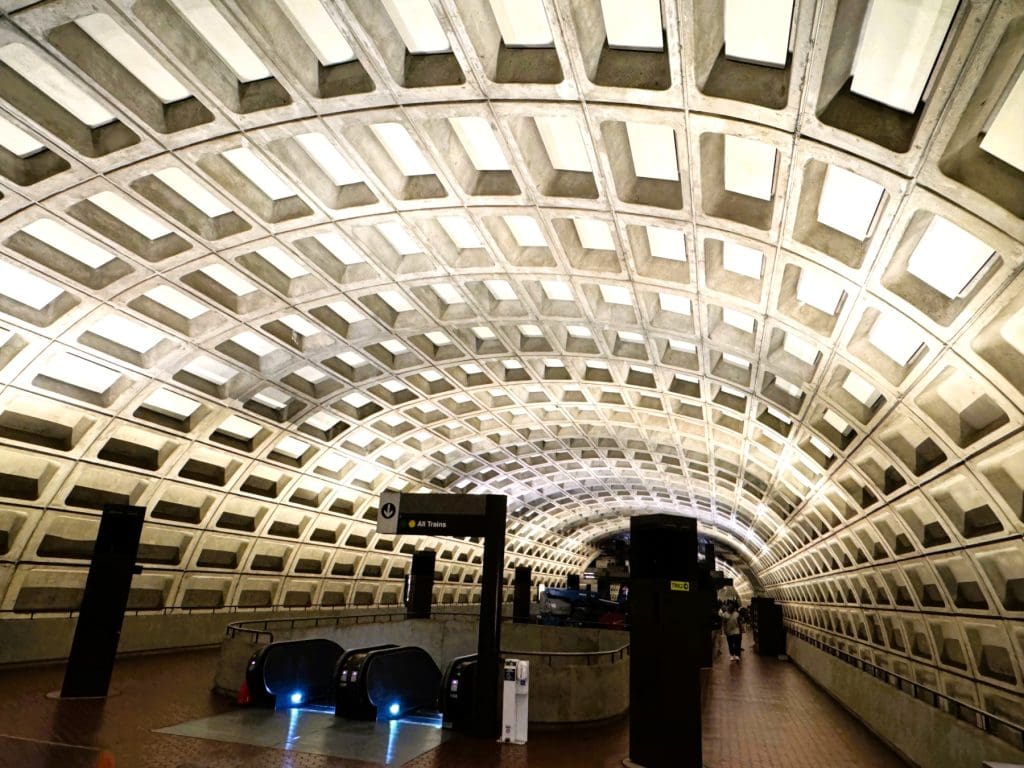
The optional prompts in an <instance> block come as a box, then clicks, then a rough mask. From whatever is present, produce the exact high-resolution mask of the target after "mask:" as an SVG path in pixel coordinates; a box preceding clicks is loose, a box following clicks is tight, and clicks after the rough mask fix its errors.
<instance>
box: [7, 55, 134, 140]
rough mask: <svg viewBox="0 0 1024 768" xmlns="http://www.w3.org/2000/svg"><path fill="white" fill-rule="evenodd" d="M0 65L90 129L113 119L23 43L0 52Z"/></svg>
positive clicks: (101, 106) (86, 94)
mask: <svg viewBox="0 0 1024 768" xmlns="http://www.w3.org/2000/svg"><path fill="white" fill-rule="evenodd" d="M0 61H3V62H4V64H6V65H7V66H8V67H10V68H11V69H12V70H14V71H15V72H16V73H17V74H19V75H20V76H21V77H22V78H24V79H25V80H26V81H28V82H29V83H32V85H33V86H34V87H35V88H37V89H38V90H39V91H40V92H42V93H45V94H46V96H47V97H48V98H50V99H52V100H53V101H55V102H57V104H59V105H60V106H61V107H63V108H64V109H65V110H66V111H67V112H69V113H70V114H71V115H73V116H74V117H75V118H76V119H77V120H79V121H81V122H82V123H84V124H85V125H87V126H89V127H90V128H98V127H99V126H101V125H106V124H107V123H112V122H114V120H115V119H116V117H115V116H114V114H113V113H111V112H110V111H109V110H108V109H107V108H106V107H104V106H103V105H102V104H100V103H99V102H98V101H96V99H94V98H93V97H92V96H90V95H89V94H88V93H86V92H85V91H84V90H83V89H82V88H80V87H79V86H78V85H77V84H76V83H75V82H74V81H73V80H71V78H70V77H68V76H67V75H65V74H64V73H63V72H62V71H60V70H59V69H57V68H56V67H55V66H54V65H53V64H51V63H50V62H49V60H47V59H45V58H43V57H42V56H40V55H39V54H38V53H37V52H36V51H35V50H34V49H32V48H29V47H28V46H27V45H25V44H24V43H11V44H9V45H5V46H4V47H3V48H0Z"/></svg>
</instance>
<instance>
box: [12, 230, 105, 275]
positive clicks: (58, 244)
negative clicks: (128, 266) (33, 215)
mask: <svg viewBox="0 0 1024 768" xmlns="http://www.w3.org/2000/svg"><path fill="white" fill-rule="evenodd" d="M21 231H22V232H24V233H25V234H28V235H31V236H32V237H34V238H35V239H36V240H39V241H40V242H43V243H46V244H47V245H48V246H50V247H51V248H53V249H54V250H57V251H60V252H61V253H63V254H65V255H66V256H69V257H70V258H72V259H74V260H75V261H77V262H79V263H81V264H84V265H85V266H87V267H89V268H90V269H99V268H100V267H102V266H103V265H104V264H107V263H109V262H111V261H113V260H114V258H115V257H114V254H112V253H111V252H110V251H108V250H106V249H104V248H100V247H99V246H98V245H93V244H92V243H91V242H89V241H88V240H86V239H85V238H84V237H82V236H81V235H79V234H78V233H77V232H75V231H74V230H73V229H71V228H69V227H67V226H65V225H64V224H61V223H60V222H57V221H54V220H53V219H36V220H35V221H33V222H32V223H31V224H27V225H26V226H24V227H22V228H21Z"/></svg>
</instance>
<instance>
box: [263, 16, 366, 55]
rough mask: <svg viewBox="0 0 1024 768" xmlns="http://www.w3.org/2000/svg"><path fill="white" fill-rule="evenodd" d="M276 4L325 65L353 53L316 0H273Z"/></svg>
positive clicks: (332, 20) (335, 25)
mask: <svg viewBox="0 0 1024 768" xmlns="http://www.w3.org/2000/svg"><path fill="white" fill-rule="evenodd" d="M266 1H267V0H260V2H266ZM277 4H278V5H280V6H281V9H282V10H283V11H284V12H285V15H286V16H287V17H288V19H289V20H290V21H291V22H292V24H294V25H295V28H296V29H298V30H299V34H300V35H302V37H303V39H304V40H305V41H306V43H307V44H308V45H309V47H310V49H312V51H313V53H315V54H316V57H317V59H319V60H320V63H321V64H323V65H324V66H325V67H329V66H332V65H334V64H344V63H345V62H346V61H352V60H353V59H354V58H355V57H356V55H355V53H354V52H353V51H352V46H351V45H349V42H348V40H346V39H345V36H344V35H343V34H341V30H340V29H338V25H337V24H335V23H334V19H332V18H331V15H330V14H329V13H328V12H327V10H326V9H325V8H324V7H323V5H322V4H321V2H320V0H277Z"/></svg>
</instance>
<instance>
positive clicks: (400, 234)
mask: <svg viewBox="0 0 1024 768" xmlns="http://www.w3.org/2000/svg"><path fill="white" fill-rule="evenodd" d="M377 231H378V232H380V233H381V234H382V235H383V236H384V239H385V240H387V241H388V242H389V243H390V244H391V247H392V248H394V249H395V251H396V252H397V253H398V255H399V256H411V255H412V254H414V253H423V246H421V245H420V244H419V242H417V240H416V238H414V237H413V236H412V235H411V234H409V230H408V229H406V228H405V225H404V224H402V223H401V222H398V221H384V222H381V223H380V224H378V225H377Z"/></svg>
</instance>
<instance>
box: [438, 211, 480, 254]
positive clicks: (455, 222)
mask: <svg viewBox="0 0 1024 768" xmlns="http://www.w3.org/2000/svg"><path fill="white" fill-rule="evenodd" d="M437 222H438V224H440V225H441V228H442V229H443V230H444V231H445V233H446V234H447V235H448V237H449V238H451V241H452V242H453V243H454V244H455V247H456V248H458V249H459V250H460V251H464V250H468V249H470V248H483V247H484V242H483V240H481V239H480V233H479V232H477V231H476V227H474V226H473V225H472V223H470V221H469V219H467V218H466V217H465V216H439V217H438V218H437Z"/></svg>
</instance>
